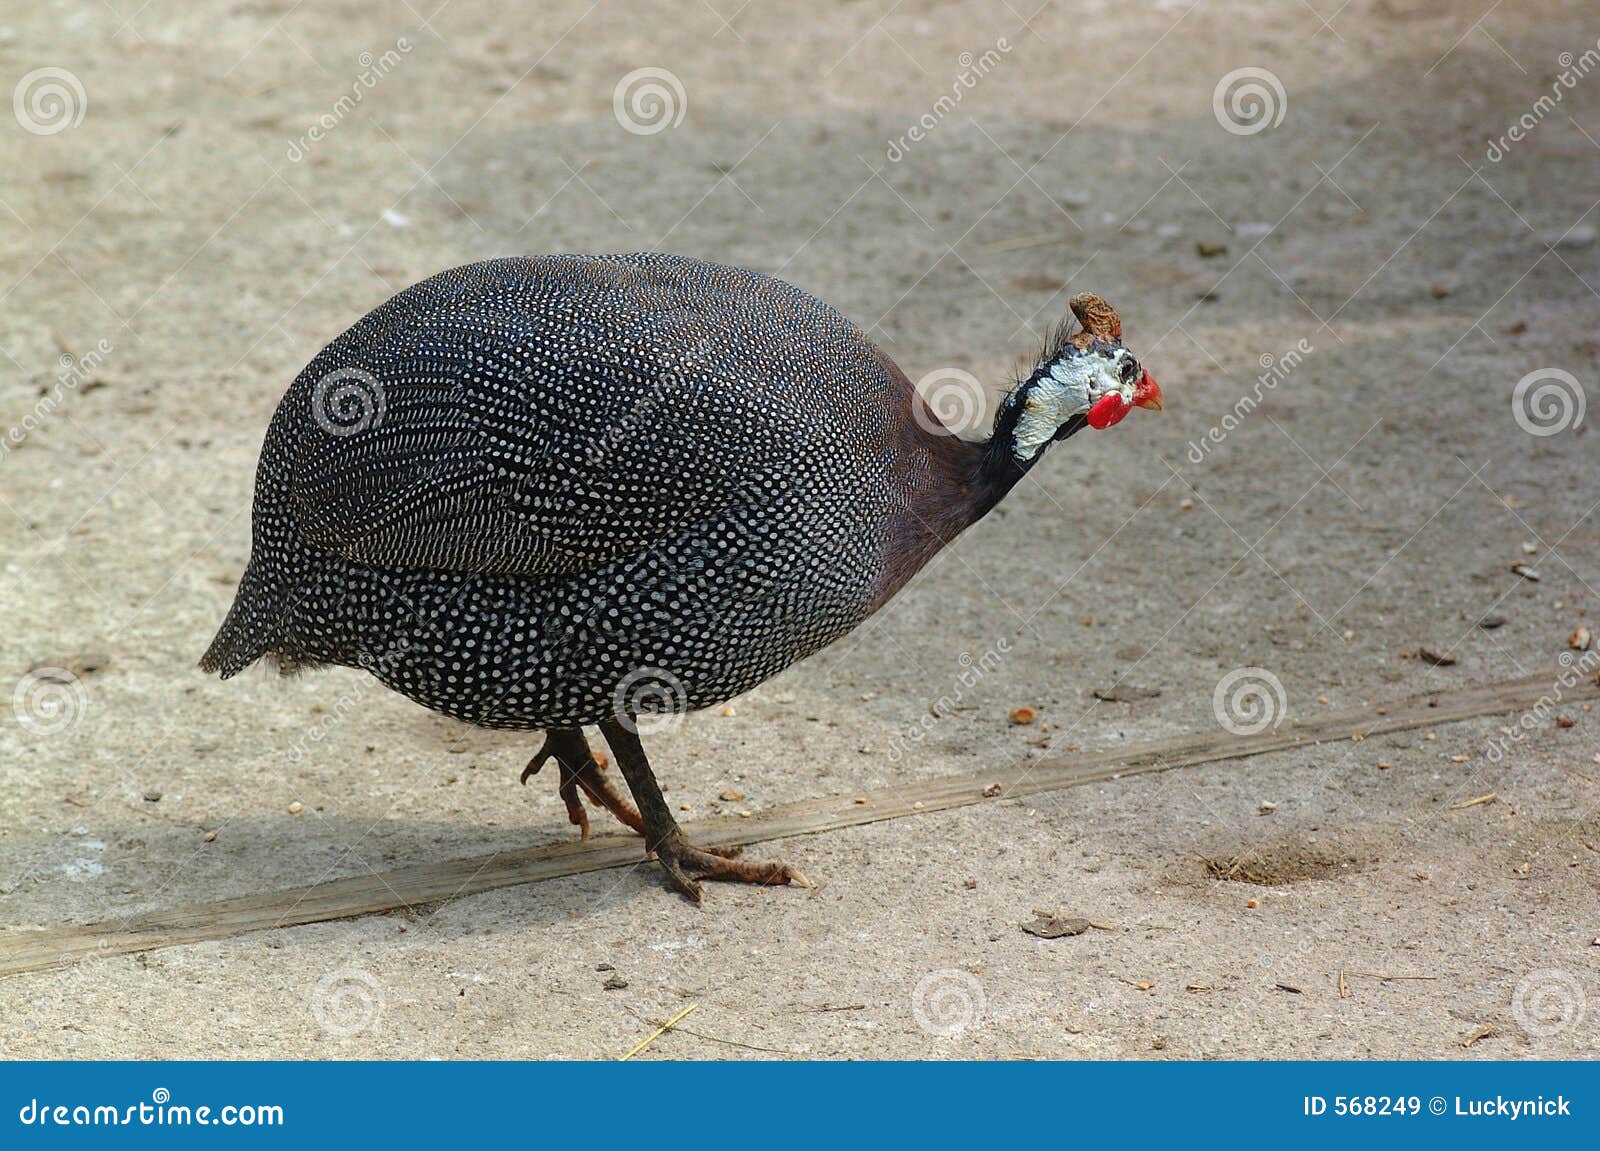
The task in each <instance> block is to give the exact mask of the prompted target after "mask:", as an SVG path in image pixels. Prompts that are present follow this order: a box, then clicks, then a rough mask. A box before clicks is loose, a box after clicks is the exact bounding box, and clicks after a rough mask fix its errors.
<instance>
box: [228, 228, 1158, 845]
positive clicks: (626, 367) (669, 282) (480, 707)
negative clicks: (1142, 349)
mask: <svg viewBox="0 0 1600 1151" xmlns="http://www.w3.org/2000/svg"><path fill="white" fill-rule="evenodd" d="M1075 307H1076V304H1075ZM1108 311H1109V309H1108ZM1082 315H1083V313H1082V312H1080V316H1082ZM1112 318H1113V319H1114V316H1113V317H1112ZM1117 335H1120V326H1119V327H1118V329H1117ZM1080 343H1083V341H1081V340H1080ZM1088 346H1089V345H1088V344H1087V343H1083V347H1084V348H1085V349H1087V348H1088ZM1095 346H1096V348H1100V345H1098V344H1097V345H1095ZM1106 346H1107V347H1109V346H1110V345H1109V344H1107V345H1106ZM1085 354H1086V353H1085ZM1100 354H1101V355H1104V354H1105V352H1104V349H1103V348H1101V350H1100ZM1119 354H1121V353H1120V352H1119ZM1056 359H1057V361H1059V362H1061V363H1065V362H1066V361H1067V360H1069V359H1071V360H1072V361H1073V362H1074V363H1077V362H1078V360H1081V359H1082V356H1079V355H1078V354H1077V352H1076V351H1075V350H1074V349H1073V348H1071V347H1069V346H1068V345H1066V344H1065V343H1059V344H1058V347H1057V349H1056ZM1048 368H1049V363H1048V362H1046V361H1041V371H1045V370H1047V369H1048ZM1074 371H1077V369H1076V368H1074ZM1057 377H1058V378H1060V379H1065V378H1066V376H1065V375H1063V374H1062V372H1061V370H1060V369H1057ZM1146 378H1148V377H1146ZM1074 380H1076V377H1074ZM1030 386H1031V385H1025V388H1027V387H1030ZM1072 386H1073V387H1076V388H1077V389H1078V391H1079V392H1083V391H1084V389H1085V388H1086V387H1087V385H1082V384H1081V383H1074V384H1073V385H1072ZM1153 386H1154V385H1153V384H1152V385H1151V387H1152V388H1153ZM1046 387H1048V388H1054V387H1056V384H1055V383H1054V381H1052V380H1050V379H1044V380H1043V381H1042V384H1041V388H1046ZM1124 387H1125V390H1126V385H1124ZM1090 390H1093V389H1090ZM1023 391H1024V389H1019V392H1018V393H1014V395H1013V398H1012V400H1011V401H1008V407H1009V409H1010V415H1009V417H1008V416H1007V414H1006V413H1005V411H1003V412H1002V416H1001V419H1000V422H999V423H998V424H997V430H996V438H995V439H994V440H993V441H991V443H990V444H987V445H985V444H977V443H966V442H963V441H961V440H958V439H955V438H953V437H951V436H950V435H948V434H947V430H946V429H944V428H943V427H941V426H940V425H939V423H938V420H937V418H935V417H933V416H932V415H931V413H930V412H929V411H928V409H927V407H926V405H924V404H923V403H922V401H921V399H920V398H919V397H918V396H917V394H916V392H915V389H914V388H913V387H912V385H911V384H910V383H909V381H908V380H907V379H906V377H905V376H904V374H902V373H901V372H900V371H899V369H898V368H896V367H895V366H894V365H893V363H892V362H891V361H889V359H888V358H887V357H886V356H884V355H883V354H882V352H881V351H879V350H878V349H877V348H876V347H875V346H874V345H873V344H872V343H871V341H869V340H868V339H867V338H866V337H865V336H864V335H863V334H862V332H861V331H860V330H859V329H858V328H856V327H855V326H854V325H853V324H851V323H850V322H849V321H848V320H846V319H845V318H844V317H843V316H842V315H840V314H839V313H838V312H836V311H835V310H834V309H832V308H830V307H828V306H827V305H825V304H823V303H821V302H820V301H818V300H817V299H815V298H814V297H813V296H811V295H809V294H808V293H806V292H804V291H801V290H800V289H798V288H796V287H793V286H792V285H789V284H786V283H784V282H782V281H779V280H775V279H772V278H769V277H766V276H762V275H759V274H756V273H753V272H747V271H742V270H739V269H734V268H727V267H722V266H719V265H715V264H708V263H703V262H701V261H697V260H690V259H685V258H682V257H675V256H666V255H657V254H645V255H633V256H598V257H589V256H553V257H541V258H531V259H506V260H491V261H486V262H483V263H478V264H472V265H468V266H466V267H463V268H458V269H455V270H453V271H449V272H445V273H442V274H440V275H438V276H435V277H433V278H432V279H429V280H426V281H424V282H422V283H420V284H418V285H416V286H414V287H412V288H410V289H408V290H407V291H405V292H402V293H401V294H400V295H398V296H396V297H394V298H393V299H392V300H390V301H389V302H387V303H386V304H384V305H382V306H380V307H379V308H377V309H376V310H374V311H373V312H372V313H370V314H369V315H368V316H367V317H366V318H365V319H363V320H361V321H360V322H359V323H357V324H356V325H355V326H354V327H352V328H351V329H349V330H348V331H347V332H345V333H344V335H342V336H340V337H339V338H338V339H337V340H335V341H334V342H333V343H332V344H330V345H329V346H328V347H327V348H325V349H324V350H323V351H322V352H321V353H320V354H319V355H318V356H317V357H316V358H315V359H314V360H313V361H312V362H311V363H310V365H308V366H307V367H306V369H305V370H304V371H303V372H302V373H301V374H300V376H299V377H298V378H297V379H296V381H295V383H294V384H293V385H292V386H291V387H290V389H289V391H288V392H287V394H286V395H285V396H284V398H283V400H282V402H281V404H280V405H279V408H278V410H277V413H276V414H275V416H274V417H273V420H272V424H271V427H270V428H269V430H268V433H267V438H266V442H265V444H264V446H263V449H262V454H261V461H260V465H259V469H258V473H257V480H256V495H255V505H254V523H253V547H252V553H251V559H250V563H249V565H248V567H247V569H246V571H245V574H244V577H243V579H242V580H241V583H240V589H239V594H238V596H237V598H236V600H235V603H234V606H233V608H232V610H231V611H230V613H229V615H228V618H227V620H226V621H225V622H224V624H223V626H222V628H221V630H220V631H219V633H218V635H217V637H216V639H215V640H214V641H213V643H212V645H211V648H210V649H209V650H208V651H207V653H206V655H205V657H204V659H203V660H202V666H203V667H205V668H207V669H208V670H215V671H220V672H221V673H222V674H223V676H224V677H227V676H230V675H233V674H235V673H237V672H238V671H239V670H241V669H242V668H244V667H245V666H247V665H248V664H250V663H252V662H254V661H255V660H257V659H260V658H262V657H263V656H265V657H268V658H270V659H272V660H273V661H275V662H276V663H277V664H278V665H279V666H280V668H282V669H283V670H286V671H290V670H297V669H300V668H304V667H311V666H316V665H319V664H342V665H346V666H358V667H364V668H366V669H368V670H369V671H371V672H372V674H374V675H375V676H377V677H378V678H379V679H380V680H381V681H382V682H384V683H385V684H387V685H388V686H390V687H392V688H394V689H395V690H397V691H400V692H403V693H404V694H405V695H407V696H409V697H410V698H412V699H413V700H415V701H417V702H418V703H421V704H423V705H424V706H426V707H429V708H432V709H434V710H437V711H440V712H444V713H446V714H449V715H453V716H456V717H458V718H460V719H463V720H466V721H468V722H471V723H475V724H480V725H483V726H486V727H494V728H513V729H533V728H539V729H548V730H550V731H551V732H552V733H556V732H568V733H572V734H574V735H576V738H577V741H578V745H581V744H582V737H581V735H579V734H576V733H575V732H574V729H577V728H580V727H581V726H582V725H585V724H591V723H600V724H602V725H603V729H604V725H605V724H607V723H613V722H614V721H616V720H617V719H618V718H619V717H620V718H622V719H624V720H626V719H629V718H631V717H632V716H634V715H637V714H648V713H650V712H659V711H682V710H693V709H696V708H703V707H707V706H710V705H712V704H715V703H719V702H721V701H723V700H726V699H728V698H730V697H732V696H734V695H737V694H739V693H741V692H743V691H747V690H749V689H750V688H751V687H754V686H755V685H756V684H758V683H760V682H762V681H763V680H765V679H767V678H769V677H770V676H772V675H774V674H776V673H777V672H778V671H781V670H782V669H783V668H785V667H787V666H788V665H790V664H791V663H793V662H794V661H796V660H798V659H801V658H804V657H805V656H807V655H809V654H811V653H812V652H815V651H817V650H818V649H820V648H822V647H824V646H826V645H827V644H829V643H832V642H833V641H835V640H837V639H839V638H840V637H841V636H843V635H845V634H846V633H848V632H849V631H850V630H851V629H853V628H855V627H856V626H857V625H859V624H860V623H861V622H862V621H863V620H865V619H866V618H867V617H868V616H869V615H870V614H871V613H872V612H873V611H875V610H876V609H877V608H878V607H879V606H881V605H882V604H883V603H884V602H885V601H886V600H887V599H888V598H889V597H890V596H891V595H893V593H894V592H895V591H896V590H897V589H898V588H899V587H900V586H901V585H902V584H903V583H904V582H905V581H906V580H907V579H909V578H910V576H911V575H912V574H914V572H915V571H916V570H917V568H919V567H920V566H921V565H922V564H923V563H925V562H926V560H927V559H928V558H930V557H931V556H932V555H933V554H934V553H935V552H936V551H937V550H938V548H939V547H942V546H943V545H944V544H945V543H947V542H948V541H949V540H950V539H951V538H953V537H954V536H955V535H956V534H957V533H959V532H960V531H961V530H963V529H964V528H965V527H966V526H968V525H969V524H970V523H972V522H973V521H974V520H976V519H977V518H978V517H979V516H981V515H982V514H983V513H984V512H985V511H987V510H988V508H989V507H990V506H992V504H993V503H994V501H995V500H997V499H998V498H999V496H1000V495H1001V494H1003V493H1004V491H1005V490H1006V489H1007V488H1009V487H1010V486H1011V484H1013V483H1015V482H1016V479H1017V478H1019V477H1020V475H1021V474H1022V473H1023V472H1025V471H1026V469H1027V467H1028V466H1030V465H1031V463H1032V462H1033V459H1034V458H1036V457H1037V454H1038V452H1039V450H1040V447H1041V446H1042V445H1039V446H1035V447H1033V448H1032V455H1030V456H1029V457H1028V458H1025V459H1023V458H1019V455H1018V454H1017V453H1018V452H1020V451H1021V450H1022V449H1020V448H1018V449H1017V452H1013V451H1012V450H1010V448H1011V447H1012V446H1013V445H1010V442H1009V441H1010V438H1011V437H1021V436H1022V434H1023V428H1024V427H1025V426H1026V423H1027V421H1028V420H1029V419H1032V418H1034V417H1035V415H1036V414H1037V413H1036V412H1033V409H1036V408H1038V406H1039V405H1038V404H1037V403H1035V404H1025V403H1023V402H1022V401H1023V400H1024V399H1025V398H1026V397H1025V396H1024V394H1023ZM1031 394H1034V395H1035V397H1036V398H1038V397H1042V396H1044V391H1042V390H1041V391H1038V392H1035V393H1031ZM1051 394H1052V395H1054V393H1053V392H1052V393H1051ZM1074 394H1076V393H1074ZM1085 394H1087V393H1085ZM1079 398H1080V399H1081V397H1079ZM1041 402H1042V401H1041ZM1050 402H1051V403H1055V402H1056V401H1055V400H1051V401H1050ZM1108 402H1109V401H1108ZM1025 409H1027V410H1025ZM1030 412H1033V414H1030ZM1046 414H1047V415H1052V411H1048V410H1047V412H1046ZM1083 419H1084V416H1083V415H1082V413H1081V411H1080V412H1077V413H1076V414H1072V415H1071V417H1070V421H1076V423H1075V424H1072V425H1071V426H1070V427H1069V426H1068V425H1069V423H1070V421H1069V419H1068V417H1067V416H1066V415H1063V416H1062V418H1061V427H1060V431H1059V432H1056V438H1061V437H1063V436H1064V435H1066V434H1070V432H1071V431H1076V430H1077V428H1078V427H1081V426H1082V425H1083ZM1008 421H1009V424H1008ZM1002 425H1007V426H1009V428H1010V431H1009V432H1008V433H1007V436H1006V437H1002V436H1001V429H1002ZM1056 426H1057V425H1056V424H1051V425H1050V426H1049V427H1048V428H1047V429H1046V432H1045V438H1046V439H1048V438H1050V432H1053V431H1055V429H1056ZM1002 440H1004V441H1005V442H1002ZM1000 448H1006V449H1007V450H1000ZM607 737H608V739H612V742H613V746H614V747H615V746H616V740H615V738H613V736H612V733H611V731H610V730H607ZM574 746H577V745H574ZM552 754H556V753H554V752H553V753H552ZM574 754H576V755H577V756H578V757H579V758H580V759H581V758H584V757H587V755H588V753H587V749H586V747H584V748H583V749H582V750H581V752H575V753H574ZM619 756H621V757H622V758H624V763H623V767H624V771H625V772H627V773H628V781H629V783H630V785H634V790H635V794H636V796H637V795H638V793H639V787H638V785H637V783H636V780H635V778H634V774H633V773H631V772H629V765H628V763H627V762H626V756H624V755H623V753H622V751H621V750H620V749H619ZM639 758H640V760H641V762H642V753H641V754H640V756H639ZM580 766H581V764H578V765H573V764H567V763H566V761H565V760H563V768H564V771H565V772H566V773H567V774H568V775H572V776H574V777H576V776H579V775H581V774H582V773H581V772H580V771H579V767H580ZM645 770H646V771H648V768H646V769H645ZM564 779H565V777H564ZM652 786H653V781H652ZM585 787H586V790H588V792H589V793H590V794H591V797H594V788H593V787H591V786H590V785H589V784H588V783H585ZM563 794H566V792H565V791H564V793H563ZM574 802H575V801H574V800H569V810H570V808H571V807H572V804H573V803H574ZM607 806H612V805H611V804H610V803H608V804H607ZM623 806H626V805H625V804H624V805H623ZM580 807H581V805H580ZM641 807H648V804H646V803H645V802H644V800H643V798H642V797H641ZM613 810H616V808H615V807H613ZM650 817H651V812H650V811H649V810H646V811H645V822H646V823H649V822H650ZM574 818H575V819H576V817H574ZM667 818H668V819H669V820H670V816H668V817H667ZM673 826H674V827H675V825H673ZM651 846H652V847H657V846H658V845H657V844H655V843H652V844H651ZM741 866H747V865H741Z"/></svg>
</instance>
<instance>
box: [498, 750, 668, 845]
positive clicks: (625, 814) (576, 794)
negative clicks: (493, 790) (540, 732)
mask: <svg viewBox="0 0 1600 1151" xmlns="http://www.w3.org/2000/svg"><path fill="white" fill-rule="evenodd" d="M550 759H553V760H555V761H556V764H557V766H558V767H559V768H560V769H561V782H560V785H559V786H558V787H557V792H558V793H559V794H560V796H561V799H562V802H564V803H565V804H566V805H567V819H568V821H570V822H571V823H572V824H574V825H575V826H576V827H577V828H578V835H579V838H581V839H588V838H589V813H588V812H587V811H585V810H584V808H583V799H582V795H581V794H580V789H582V794H586V795H588V797H589V799H590V800H591V801H592V802H594V803H598V804H599V805H600V806H601V807H603V808H605V809H606V810H607V811H609V812H610V813H611V814H612V815H614V816H616V817H617V819H618V820H619V821H620V822H622V823H623V824H625V825H627V826H628V827H631V828H632V829H633V830H634V831H637V832H638V833H639V834H640V835H643V834H644V820H642V819H640V818H639V812H638V811H637V810H636V809H635V808H634V806H633V804H631V803H629V802H628V801H627V800H626V799H624V798H623V797H622V796H620V795H618V794H617V791H616V789H615V788H614V787H612V786H611V781H610V780H608V779H607V778H606V777H605V772H604V770H603V769H602V767H601V764H600V761H599V760H598V759H596V758H595V756H594V753H593V752H591V751H590V750H589V741H588V740H586V739H584V738H583V732H582V731H581V730H579V729H578V728H575V727H564V728H552V729H551V730H550V731H549V732H547V733H546V734H545V737H544V746H543V747H541V748H540V749H539V753H538V754H537V755H535V756H534V757H533V758H532V759H530V760H529V761H528V766H527V767H525V768H523V769H522V782H523V783H524V784H526V783H527V782H528V777H529V776H530V775H538V774H539V769H540V768H541V767H543V766H544V765H545V761H546V760H550Z"/></svg>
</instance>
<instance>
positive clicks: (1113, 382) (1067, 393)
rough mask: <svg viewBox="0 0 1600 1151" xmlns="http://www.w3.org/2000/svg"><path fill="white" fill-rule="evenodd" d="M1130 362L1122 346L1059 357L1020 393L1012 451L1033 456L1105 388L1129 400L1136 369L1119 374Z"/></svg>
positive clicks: (1131, 358) (1019, 455)
mask: <svg viewBox="0 0 1600 1151" xmlns="http://www.w3.org/2000/svg"><path fill="white" fill-rule="evenodd" d="M1131 362H1134V361H1133V355H1132V353H1130V352H1129V351H1128V350H1127V349H1125V348H1118V349H1116V351H1115V352H1113V353H1112V354H1111V355H1109V356H1108V355H1102V354H1101V353H1100V352H1098V351H1093V350H1091V351H1088V352H1083V353H1079V354H1076V355H1071V354H1069V355H1067V356H1063V357H1062V358H1061V359H1059V360H1058V361H1057V362H1056V363H1055V364H1054V365H1052V366H1051V368H1050V371H1049V372H1047V373H1046V374H1044V375H1042V376H1040V377H1039V379H1038V380H1036V381H1034V383H1033V385H1032V386H1031V387H1030V388H1029V389H1028V392H1027V394H1026V395H1025V396H1024V397H1023V407H1022V415H1021V417H1020V418H1019V419H1018V420H1017V430H1016V434H1015V436H1013V437H1012V443H1011V450H1012V452H1013V453H1014V454H1015V455H1016V457H1017V458H1018V459H1019V460H1031V459H1033V458H1034V457H1035V456H1036V455H1038V454H1039V453H1040V452H1041V451H1042V450H1043V449H1044V446H1045V445H1046V444H1048V443H1049V442H1050V441H1051V440H1052V439H1054V438H1055V434H1056V433H1057V432H1058V431H1060V430H1061V426H1062V425H1063V424H1065V423H1066V422H1067V421H1068V420H1070V419H1071V418H1072V417H1073V416H1081V415H1083V414H1084V413H1085V412H1087V411H1088V410H1089V409H1090V407H1092V406H1093V405H1094V402H1095V401H1096V400H1098V399H1099V398H1100V397H1102V396H1104V395H1106V394H1107V393H1108V392H1121V393H1122V398H1123V399H1125V400H1128V401H1130V402H1131V401H1132V399H1133V391H1134V386H1135V384H1136V382H1137V378H1138V372H1136V371H1135V372H1132V373H1130V376H1131V378H1130V379H1128V380H1126V381H1124V380H1123V379H1122V378H1121V377H1122V374H1123V365H1124V364H1126V363H1131Z"/></svg>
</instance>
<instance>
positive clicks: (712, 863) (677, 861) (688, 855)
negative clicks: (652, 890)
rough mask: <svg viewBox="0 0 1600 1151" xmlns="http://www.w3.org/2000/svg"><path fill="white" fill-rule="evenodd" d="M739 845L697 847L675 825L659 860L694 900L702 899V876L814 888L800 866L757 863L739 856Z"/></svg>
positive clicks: (677, 886) (674, 883)
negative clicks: (699, 881)
mask: <svg viewBox="0 0 1600 1151" xmlns="http://www.w3.org/2000/svg"><path fill="white" fill-rule="evenodd" d="M739 852H740V849H739V848H737V847H696V846H695V845H694V844H692V843H690V842H689V841H688V840H687V839H685V838H684V835H683V832H682V831H680V830H678V829H676V828H674V829H673V830H672V831H670V832H668V833H667V835H666V836H665V837H663V838H662V840H661V842H660V843H659V844H657V845H656V851H655V855H656V859H657V860H658V861H659V862H660V863H661V870H662V871H664V872H666V873H667V883H668V884H669V885H671V887H672V888H673V889H674V890H675V891H678V892H680V893H681V894H683V895H685V896H687V897H688V899H689V901H690V902H691V903H696V904H698V903H699V902H700V900H701V894H702V893H701V890H700V884H699V883H697V882H696V880H699V879H720V880H724V881H726V882H729V883H759V884H761V885H762V886H766V885H767V884H773V883H793V884H795V885H796V886H798V887H812V886H814V885H813V884H812V882H811V881H810V880H809V879H807V878H806V877H805V876H804V875H803V874H801V872H800V870H799V869H798V868H794V867H790V866H789V865H788V864H787V863H756V862H752V861H748V860H743V859H739V858H738V855H739Z"/></svg>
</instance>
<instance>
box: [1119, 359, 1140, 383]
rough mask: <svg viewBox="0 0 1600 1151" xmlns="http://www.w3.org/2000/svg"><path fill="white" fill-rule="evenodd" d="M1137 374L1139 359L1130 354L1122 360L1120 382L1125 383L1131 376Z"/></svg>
mask: <svg viewBox="0 0 1600 1151" xmlns="http://www.w3.org/2000/svg"><path fill="white" fill-rule="evenodd" d="M1138 374H1139V361H1138V360H1135V359H1134V358H1133V357H1132V356H1129V357H1128V358H1127V359H1125V360H1123V361H1122V372H1121V375H1122V382H1123V383H1125V384H1126V383H1128V382H1130V381H1131V380H1132V379H1133V377H1134V376H1136V375H1138Z"/></svg>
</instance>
